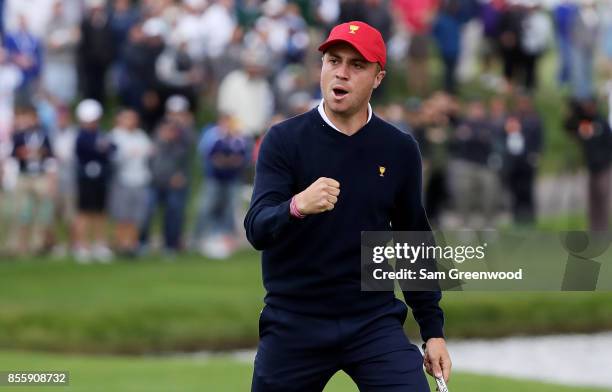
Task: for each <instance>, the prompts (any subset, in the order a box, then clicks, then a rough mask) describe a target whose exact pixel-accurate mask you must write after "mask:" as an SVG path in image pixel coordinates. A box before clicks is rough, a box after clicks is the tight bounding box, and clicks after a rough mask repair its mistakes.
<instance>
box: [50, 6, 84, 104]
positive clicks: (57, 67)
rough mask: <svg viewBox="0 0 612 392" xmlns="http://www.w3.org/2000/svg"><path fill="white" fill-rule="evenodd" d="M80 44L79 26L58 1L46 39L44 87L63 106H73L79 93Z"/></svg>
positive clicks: (54, 7)
mask: <svg viewBox="0 0 612 392" xmlns="http://www.w3.org/2000/svg"><path fill="white" fill-rule="evenodd" d="M79 40H80V31H79V27H78V25H77V24H75V23H73V22H72V21H71V20H70V19H68V18H67V17H66V15H65V13H64V3H63V2H62V0H55V1H54V3H53V13H52V17H51V20H50V22H49V25H48V26H47V32H46V35H45V49H46V62H45V68H44V70H43V87H44V89H45V90H46V92H47V93H49V94H52V95H53V96H54V97H56V98H57V99H59V100H60V101H61V102H62V104H64V105H67V104H69V103H71V102H72V101H73V100H74V98H75V96H76V91H77V72H76V59H75V49H76V47H77V45H78V42H79Z"/></svg>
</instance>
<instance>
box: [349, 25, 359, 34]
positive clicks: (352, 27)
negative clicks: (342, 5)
mask: <svg viewBox="0 0 612 392" xmlns="http://www.w3.org/2000/svg"><path fill="white" fill-rule="evenodd" d="M349 30H350V31H349V33H351V34H355V32H356V31H357V30H359V26H357V25H349Z"/></svg>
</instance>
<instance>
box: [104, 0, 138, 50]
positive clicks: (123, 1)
mask: <svg viewBox="0 0 612 392" xmlns="http://www.w3.org/2000/svg"><path fill="white" fill-rule="evenodd" d="M130 3H131V0H113V1H112V10H111V14H110V28H111V31H112V34H113V41H114V42H115V46H116V48H117V51H118V52H120V51H121V50H122V49H123V45H125V43H126V42H127V38H128V34H129V32H130V29H131V28H132V27H133V26H134V25H135V24H136V23H138V20H139V18H140V15H139V12H138V10H137V9H136V8H135V7H133V6H132V5H131V4H130Z"/></svg>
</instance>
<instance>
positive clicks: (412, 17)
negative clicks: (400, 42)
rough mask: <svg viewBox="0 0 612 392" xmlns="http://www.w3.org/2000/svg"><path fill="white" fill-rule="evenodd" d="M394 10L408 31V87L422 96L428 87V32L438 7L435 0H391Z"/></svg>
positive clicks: (415, 93)
mask: <svg viewBox="0 0 612 392" xmlns="http://www.w3.org/2000/svg"><path fill="white" fill-rule="evenodd" d="M392 6H393V9H394V11H395V12H397V14H398V15H399V17H400V18H401V20H402V21H403V22H404V25H405V28H406V30H407V31H408V32H409V33H410V47H409V49H408V73H407V75H408V89H409V91H410V92H411V93H413V94H414V95H417V96H420V97H423V96H424V95H425V94H426V93H427V90H428V89H429V83H428V80H429V66H428V63H427V62H428V58H429V33H430V29H431V23H432V22H433V20H434V17H435V13H436V10H437V7H438V1H437V0H393V1H392Z"/></svg>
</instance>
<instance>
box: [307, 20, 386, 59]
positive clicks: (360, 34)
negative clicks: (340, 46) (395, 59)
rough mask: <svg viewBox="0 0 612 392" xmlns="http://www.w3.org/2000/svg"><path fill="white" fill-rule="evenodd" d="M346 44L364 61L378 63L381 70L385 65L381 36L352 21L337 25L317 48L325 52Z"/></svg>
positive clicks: (367, 27)
mask: <svg viewBox="0 0 612 392" xmlns="http://www.w3.org/2000/svg"><path fill="white" fill-rule="evenodd" d="M339 42H346V43H348V44H349V45H351V46H352V47H354V48H355V49H356V50H357V51H358V52H359V53H360V54H361V55H362V56H363V57H364V58H365V59H366V60H368V61H369V62H371V63H378V64H380V67H381V68H382V69H384V68H385V64H386V63H387V48H386V47H385V41H384V40H383V37H382V35H381V34H380V32H379V31H378V30H376V29H375V28H374V27H372V26H370V25H369V24H367V23H364V22H359V21H354V22H347V23H342V24H339V25H337V26H336V27H334V28H333V29H332V31H331V32H330V33H329V37H327V40H326V41H325V42H323V43H322V44H321V46H319V51H321V52H325V51H326V50H327V49H328V48H329V47H330V46H332V45H334V44H337V43H339Z"/></svg>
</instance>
